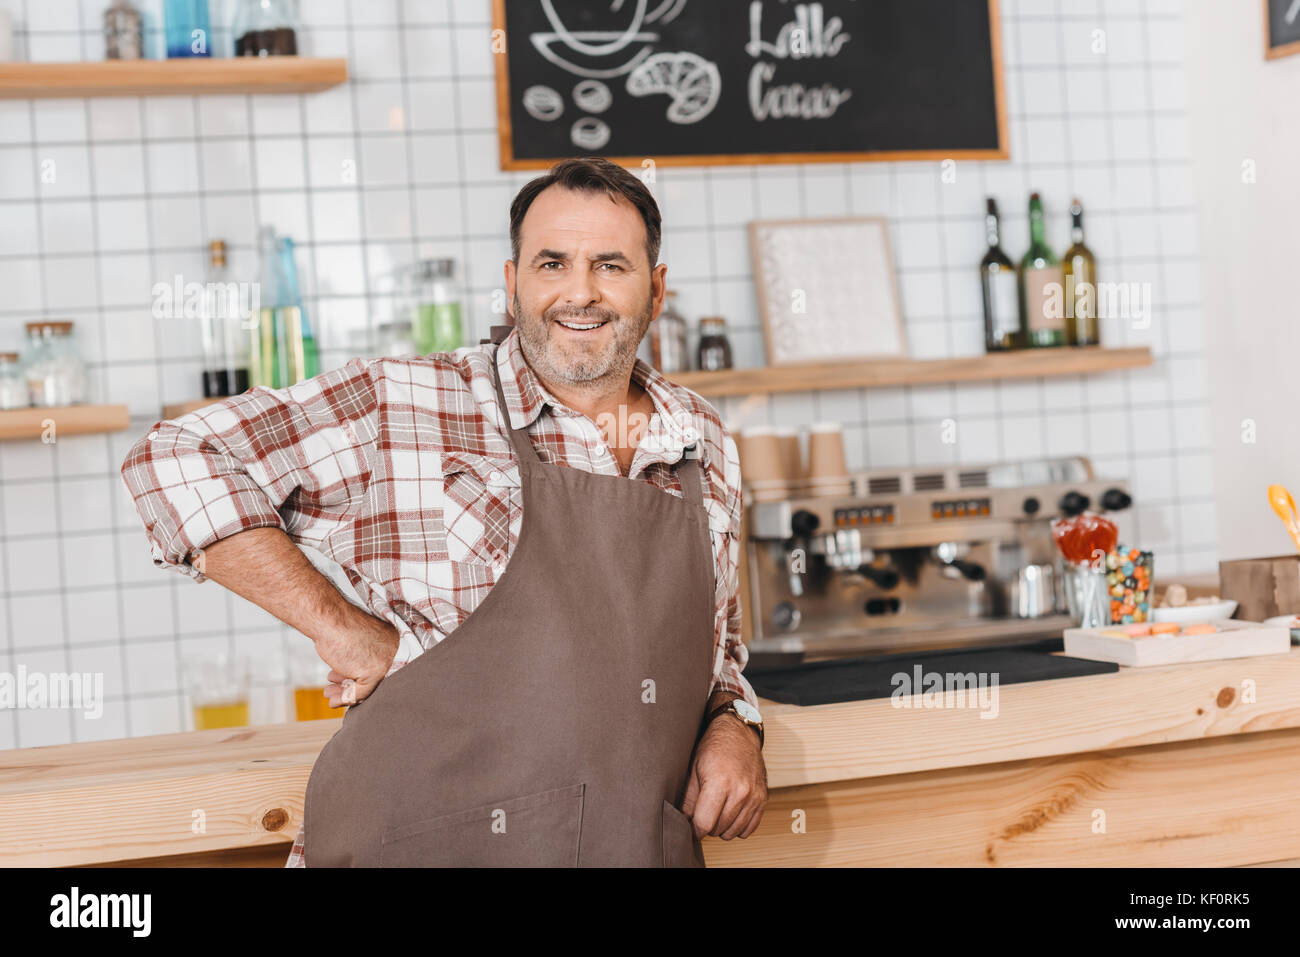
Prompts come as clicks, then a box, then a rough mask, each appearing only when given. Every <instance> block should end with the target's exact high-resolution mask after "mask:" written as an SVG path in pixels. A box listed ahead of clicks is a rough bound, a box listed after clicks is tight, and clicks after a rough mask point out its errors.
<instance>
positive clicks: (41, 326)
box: [23, 319, 86, 406]
mask: <svg viewBox="0 0 1300 957" xmlns="http://www.w3.org/2000/svg"><path fill="white" fill-rule="evenodd" d="M25 328H26V330H27V345H26V347H25V349H24V350H23V367H24V371H23V378H25V379H26V380H27V394H28V396H29V397H30V399H31V404H32V405H38V406H54V405H77V404H79V403H82V402H85V401H86V364H85V363H84V362H83V361H82V360H81V353H80V351H79V350H78V348H77V337H76V335H75V334H74V333H73V331H72V323H71V322H70V321H68V320H61V321H55V320H49V319H45V320H40V321H38V322H29V323H27V324H26V326H25Z"/></svg>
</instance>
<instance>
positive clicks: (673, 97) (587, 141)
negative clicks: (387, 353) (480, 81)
mask: <svg viewBox="0 0 1300 957" xmlns="http://www.w3.org/2000/svg"><path fill="white" fill-rule="evenodd" d="M493 6H494V9H493V20H494V24H493V26H494V33H493V50H494V52H495V53H496V56H495V57H494V59H495V60H496V74H497V120H498V131H499V139H500V146H501V168H502V169H537V168H542V167H546V166H549V165H551V164H552V163H554V162H556V161H557V160H560V159H564V158H566V157H570V156H591V155H596V156H605V157H607V158H609V159H611V160H613V161H614V162H617V163H619V164H620V165H624V166H641V165H643V161H644V160H646V159H652V160H654V161H655V163H657V164H663V165H699V164H713V163H793V162H801V163H805V162H818V161H824V162H847V161H856V160H913V159H945V158H953V159H963V158H971V159H1005V158H1006V157H1007V155H1008V153H1007V133H1006V110H1005V106H1004V102H1003V96H1002V62H1001V59H1002V58H1001V50H1000V43H1001V41H1000V35H999V21H998V10H997V0H820V2H816V3H798V2H790V0H493Z"/></svg>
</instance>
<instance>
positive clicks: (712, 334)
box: [696, 316, 731, 372]
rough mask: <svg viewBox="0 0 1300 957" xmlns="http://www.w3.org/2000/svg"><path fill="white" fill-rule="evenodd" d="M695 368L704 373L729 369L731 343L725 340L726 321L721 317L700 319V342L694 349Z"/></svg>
mask: <svg viewBox="0 0 1300 957" xmlns="http://www.w3.org/2000/svg"><path fill="white" fill-rule="evenodd" d="M696 358H697V360H698V361H697V363H696V366H697V367H698V368H699V369H702V370H705V371H709V372H712V371H716V370H718V369H730V368H731V343H730V342H729V341H728V340H727V320H725V319H723V318H722V317H721V316H702V317H701V318H700V342H699V346H698V347H697V348H696Z"/></svg>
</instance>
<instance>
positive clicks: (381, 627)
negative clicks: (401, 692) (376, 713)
mask: <svg viewBox="0 0 1300 957" xmlns="http://www.w3.org/2000/svg"><path fill="white" fill-rule="evenodd" d="M364 617H365V618H366V619H368V621H361V622H358V626H357V627H355V628H353V629H349V630H346V631H340V632H337V633H331V634H329V635H327V636H324V637H321V638H317V639H316V654H318V655H320V657H321V660H322V661H323V662H325V664H327V665H329V666H330V673H329V675H328V676H327V680H328V681H329V684H327V685H326V686H325V695H326V697H328V698H329V699H330V707H331V708H337V707H339V706H340V705H344V704H356V703H357V702H358V701H360V700H362V699H363V698H365V697H367V696H368V695H369V694H370V692H372V691H374V690H375V686H376V685H378V684H379V682H381V681H383V680H384V675H386V674H388V669H389V668H390V667H392V664H393V658H394V656H396V654H397V645H398V642H399V636H398V634H397V629H396V628H394V627H393V626H392V625H390V624H389V623H388V622H386V621H381V620H380V619H378V618H376V617H374V616H373V615H366V616H364Z"/></svg>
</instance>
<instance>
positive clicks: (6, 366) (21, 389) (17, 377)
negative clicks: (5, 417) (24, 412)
mask: <svg viewBox="0 0 1300 957" xmlns="http://www.w3.org/2000/svg"><path fill="white" fill-rule="evenodd" d="M31 404H32V402H31V396H30V395H28V392H27V380H26V379H25V378H23V364H22V362H21V361H20V360H19V358H18V353H16V352H0V409H25V408H27V406H29V405H31Z"/></svg>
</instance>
